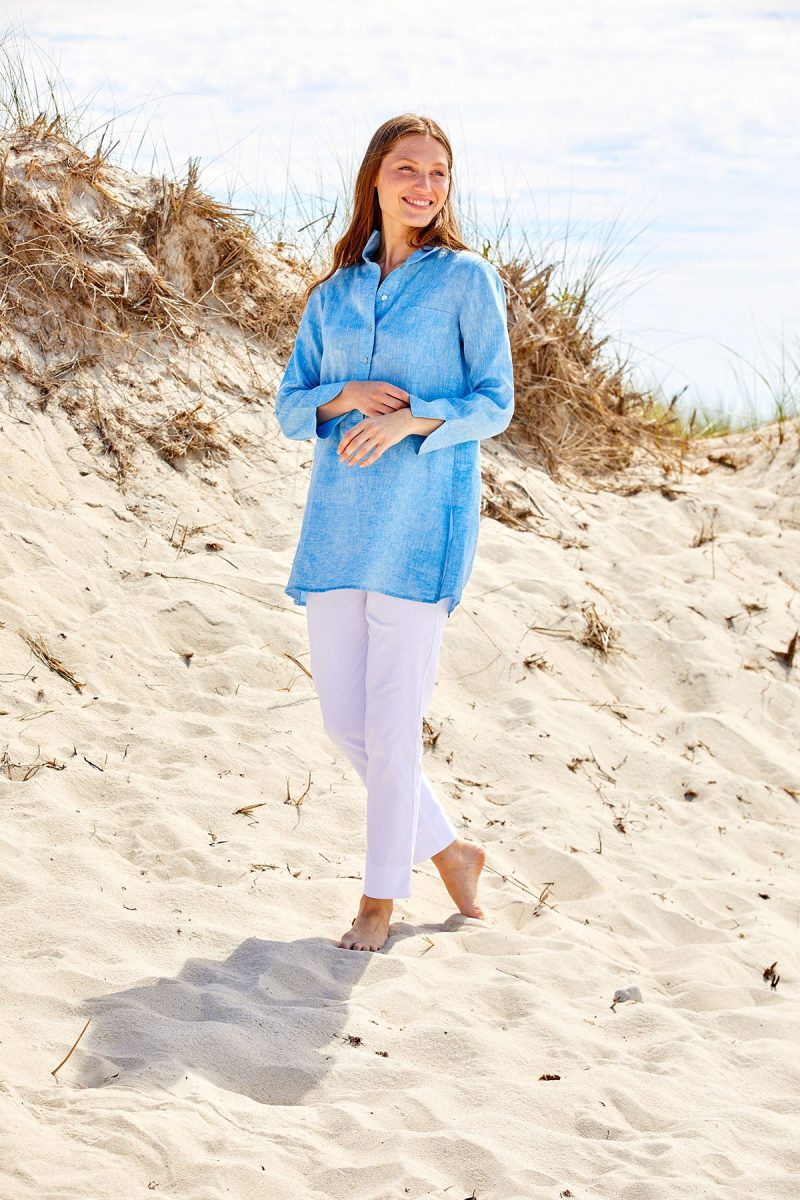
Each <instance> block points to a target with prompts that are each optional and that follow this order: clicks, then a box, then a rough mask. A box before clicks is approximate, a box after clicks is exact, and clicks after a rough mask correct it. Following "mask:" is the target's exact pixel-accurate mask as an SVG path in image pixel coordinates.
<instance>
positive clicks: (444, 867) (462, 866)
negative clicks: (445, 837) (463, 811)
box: [431, 838, 486, 918]
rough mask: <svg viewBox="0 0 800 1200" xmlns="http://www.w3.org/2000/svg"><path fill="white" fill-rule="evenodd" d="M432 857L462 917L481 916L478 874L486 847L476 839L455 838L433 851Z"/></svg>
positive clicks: (481, 867)
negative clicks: (437, 850)
mask: <svg viewBox="0 0 800 1200" xmlns="http://www.w3.org/2000/svg"><path fill="white" fill-rule="evenodd" d="M431 861H432V862H433V863H435V865H436V869H437V871H438V872H439V874H440V875H441V877H442V882H443V883H444V886H445V887H446V888H447V890H448V892H449V893H450V895H451V896H452V898H453V900H454V901H455V902H456V904H457V905H458V911H459V912H461V913H463V914H464V916H465V917H479V918H483V916H484V912H483V909H482V908H481V906H480V904H478V901H477V894H478V877H479V875H480V873H481V871H482V870H483V864H484V863H485V862H486V851H485V850H484V849H483V847H482V846H478V845H476V843H475V842H467V841H465V840H464V839H463V838H456V839H455V841H453V842H451V843H450V845H449V846H445V848H444V850H440V851H439V853H438V854H434V855H433V856H432V858H431Z"/></svg>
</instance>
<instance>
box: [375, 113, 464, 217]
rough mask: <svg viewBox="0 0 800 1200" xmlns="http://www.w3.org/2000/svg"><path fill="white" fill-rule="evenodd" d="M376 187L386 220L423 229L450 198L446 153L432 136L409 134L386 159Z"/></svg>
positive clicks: (379, 172)
mask: <svg viewBox="0 0 800 1200" xmlns="http://www.w3.org/2000/svg"><path fill="white" fill-rule="evenodd" d="M375 184H376V187H377V189H378V202H379V204H380V206H381V211H382V213H383V215H384V218H387V217H388V218H389V219H390V220H391V219H394V220H396V221H398V222H400V223H401V224H403V225H410V226H412V227H413V228H422V227H423V226H425V225H428V224H430V222H431V221H432V220H433V218H434V217H435V216H436V214H437V213H438V212H439V210H440V209H441V208H442V205H443V204H444V202H445V200H446V199H447V193H448V191H449V188H450V171H449V168H448V165H447V151H446V150H445V148H444V146H443V145H442V143H441V142H438V141H437V140H436V138H433V137H431V136H430V135H429V134H422V133H409V134H406V136H405V137H402V138H400V140H399V141H397V142H396V143H395V145H394V147H393V148H392V149H391V150H390V151H389V153H388V154H387V155H386V156H385V158H384V159H383V162H382V163H381V165H380V168H379V170H378V177H377V179H376V181H375ZM415 200H416V201H418V203H416V204H415V203H414V201H415Z"/></svg>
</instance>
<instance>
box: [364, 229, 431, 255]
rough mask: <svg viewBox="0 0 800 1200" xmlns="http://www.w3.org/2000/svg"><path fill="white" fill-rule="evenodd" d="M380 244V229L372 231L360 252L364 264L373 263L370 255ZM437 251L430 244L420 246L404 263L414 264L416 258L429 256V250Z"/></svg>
mask: <svg viewBox="0 0 800 1200" xmlns="http://www.w3.org/2000/svg"><path fill="white" fill-rule="evenodd" d="M380 244H381V231H380V229H373V231H372V233H371V234H370V235H369V237H368V238H367V241H366V243H365V245H364V249H363V250H362V251H361V257H362V259H363V260H364V262H374V261H375V260H374V259H373V258H372V255H373V253H374V252H375V251H376V250H377V249H378V246H379V245H380ZM438 249H439V247H438V246H432V245H431V244H430V243H428V245H427V246H420V247H419V249H418V250H415V251H414V252H413V253H412V254H409V256H408V258H407V259H406V260H405V261H406V262H415V261H416V260H417V259H418V258H422V257H423V255H425V254H429V253H430V252H431V250H438Z"/></svg>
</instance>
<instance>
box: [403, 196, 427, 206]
mask: <svg viewBox="0 0 800 1200" xmlns="http://www.w3.org/2000/svg"><path fill="white" fill-rule="evenodd" d="M402 199H403V200H405V202H406V204H410V205H411V207H412V208H431V207H432V205H433V201H432V200H412V199H411V198H410V197H409V196H403V197H402Z"/></svg>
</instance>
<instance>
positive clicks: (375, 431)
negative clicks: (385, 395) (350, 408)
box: [337, 408, 417, 467]
mask: <svg viewBox="0 0 800 1200" xmlns="http://www.w3.org/2000/svg"><path fill="white" fill-rule="evenodd" d="M416 420H417V419H416V417H414V416H413V415H412V413H411V409H410V408H398V409H397V410H396V411H395V412H391V413H383V414H382V415H380V416H375V417H365V418H364V420H363V421H359V422H358V424H357V425H354V426H353V427H352V429H348V430H347V433H345V434H344V436H343V437H342V440H341V441H340V442H339V445H338V447H337V454H338V455H339V459H340V461H341V462H343V463H346V465H347V466H348V467H353V466H359V467H368V466H370V465H371V464H372V463H374V462H376V461H377V460H378V459H379V458H380V456H381V455H382V454H383V452H384V450H388V449H389V447H390V446H395V445H396V444H397V443H398V442H402V440H403V438H405V437H408V435H409V434H410V433H414V432H415V425H416Z"/></svg>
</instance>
